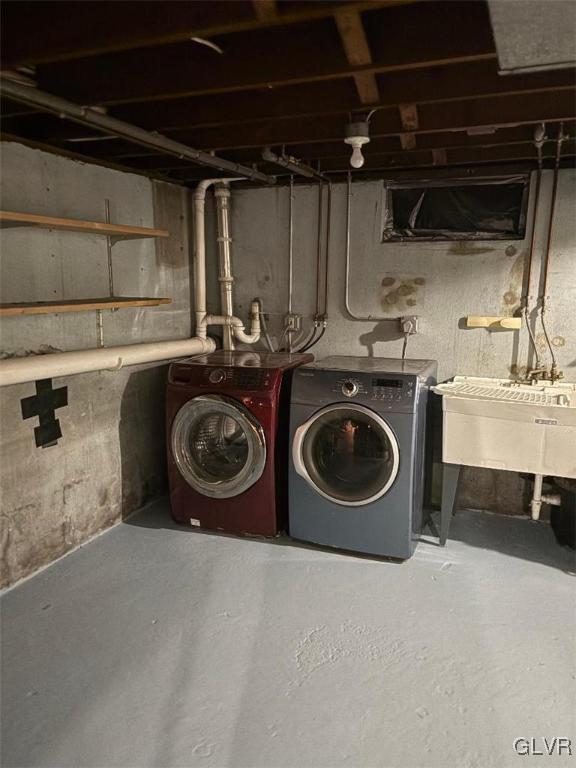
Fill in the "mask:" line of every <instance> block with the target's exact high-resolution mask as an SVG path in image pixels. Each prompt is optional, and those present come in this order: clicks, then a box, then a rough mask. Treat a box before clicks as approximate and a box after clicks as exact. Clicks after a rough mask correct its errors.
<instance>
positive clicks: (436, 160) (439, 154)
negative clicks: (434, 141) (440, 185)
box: [432, 149, 448, 165]
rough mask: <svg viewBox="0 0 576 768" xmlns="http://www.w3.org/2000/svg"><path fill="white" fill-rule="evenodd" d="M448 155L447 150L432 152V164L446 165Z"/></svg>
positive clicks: (434, 150)
mask: <svg viewBox="0 0 576 768" xmlns="http://www.w3.org/2000/svg"><path fill="white" fill-rule="evenodd" d="M447 159H448V158H447V155H446V150H445V149H433V150H432V164H433V165H446V162H447Z"/></svg>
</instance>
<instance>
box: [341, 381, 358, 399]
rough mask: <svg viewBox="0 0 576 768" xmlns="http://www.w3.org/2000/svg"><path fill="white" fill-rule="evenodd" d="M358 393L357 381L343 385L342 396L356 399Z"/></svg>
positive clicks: (346, 382)
mask: <svg viewBox="0 0 576 768" xmlns="http://www.w3.org/2000/svg"><path fill="white" fill-rule="evenodd" d="M357 392H358V384H356V382H355V381H351V380H350V379H349V380H348V381H345V382H344V384H342V394H343V395H346V397H354V395H355V394H356V393H357Z"/></svg>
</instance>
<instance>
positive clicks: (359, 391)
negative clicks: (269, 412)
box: [292, 366, 420, 412]
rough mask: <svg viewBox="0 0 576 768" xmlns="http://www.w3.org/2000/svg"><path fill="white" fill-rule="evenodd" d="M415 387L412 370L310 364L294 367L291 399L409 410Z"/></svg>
mask: <svg viewBox="0 0 576 768" xmlns="http://www.w3.org/2000/svg"><path fill="white" fill-rule="evenodd" d="M419 391H420V382H419V379H418V377H417V376H415V375H413V374H400V375H398V374H397V375H394V374H373V373H367V372H358V373H354V372H351V371H335V370H329V371H323V370H319V369H318V368H313V367H312V366H310V367H302V368H299V369H297V370H296V371H295V373H294V380H293V390H292V401H293V402H302V403H318V404H322V405H323V404H326V403H335V402H342V401H345V400H351V401H354V402H357V403H363V404H364V405H367V406H372V407H375V408H377V410H379V411H405V412H411V411H413V410H414V408H415V405H416V400H417V398H418V393H419Z"/></svg>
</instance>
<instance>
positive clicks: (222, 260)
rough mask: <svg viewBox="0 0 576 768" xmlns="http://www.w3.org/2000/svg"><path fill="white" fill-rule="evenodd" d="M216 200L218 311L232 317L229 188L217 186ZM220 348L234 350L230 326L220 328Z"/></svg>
mask: <svg viewBox="0 0 576 768" xmlns="http://www.w3.org/2000/svg"><path fill="white" fill-rule="evenodd" d="M214 197H215V198H216V221H217V240H218V254H219V269H218V282H219V283H220V311H221V312H222V314H223V315H225V316H228V317H232V315H233V314H234V311H233V301H232V284H233V282H234V278H233V277H232V260H231V257H230V243H231V242H232V238H231V237H230V215H229V212H230V187H229V186H228V184H219V185H218V186H217V187H216V188H215V190H214ZM222 346H223V347H224V349H227V350H230V349H234V336H233V331H232V326H231V325H224V326H222Z"/></svg>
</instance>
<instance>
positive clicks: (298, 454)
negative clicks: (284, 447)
mask: <svg viewBox="0 0 576 768" xmlns="http://www.w3.org/2000/svg"><path fill="white" fill-rule="evenodd" d="M309 424H310V422H309V421H307V422H306V423H305V424H302V425H301V426H299V427H298V429H297V430H296V432H294V440H293V442H292V461H293V462H294V469H295V470H296V472H297V473H298V474H299V475H300V476H301V477H305V478H308V472H307V471H306V467H305V466H304V462H303V461H302V443H303V442H304V437H305V435H306V432H307V430H308V426H309Z"/></svg>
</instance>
